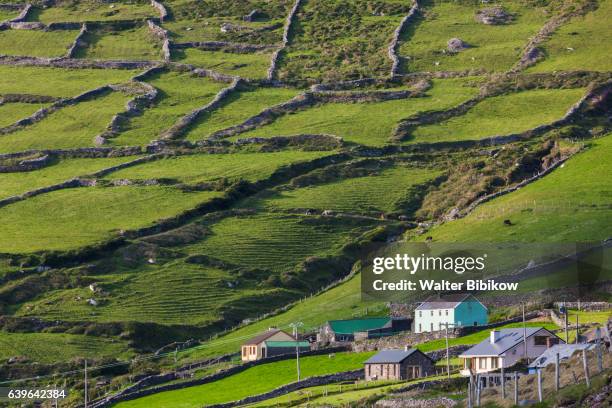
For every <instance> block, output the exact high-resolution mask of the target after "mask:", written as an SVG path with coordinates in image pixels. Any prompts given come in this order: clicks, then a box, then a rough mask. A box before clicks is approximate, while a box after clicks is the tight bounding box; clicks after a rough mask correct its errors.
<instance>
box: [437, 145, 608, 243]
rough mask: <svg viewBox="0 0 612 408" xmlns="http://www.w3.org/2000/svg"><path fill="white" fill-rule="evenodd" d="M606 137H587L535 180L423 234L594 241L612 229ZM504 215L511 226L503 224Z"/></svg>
mask: <svg viewBox="0 0 612 408" xmlns="http://www.w3.org/2000/svg"><path fill="white" fill-rule="evenodd" d="M611 153H612V136H611V135H608V136H605V137H602V138H600V139H596V140H594V141H593V146H592V147H590V148H589V149H588V150H586V151H585V152H582V153H579V154H578V155H577V156H575V157H573V158H572V159H570V160H569V161H567V162H566V163H565V165H564V166H563V167H562V168H559V169H557V170H555V171H554V172H553V173H551V174H549V175H547V176H546V177H544V178H543V179H541V180H538V181H536V182H534V183H531V184H529V185H528V186H526V187H523V188H522V189H520V190H519V191H516V192H513V193H511V194H508V195H505V196H503V197H500V198H498V199H495V200H493V201H490V202H488V203H485V204H483V205H481V206H479V207H478V208H476V210H475V211H474V212H473V213H471V214H470V215H468V216H467V217H465V218H462V219H460V220H456V221H452V222H447V223H444V224H442V225H440V226H439V227H435V228H433V229H431V230H430V231H429V232H428V234H429V235H431V236H432V237H433V239H434V240H436V241H446V242H462V241H465V242H488V241H508V242H510V241H523V242H538V241H539V242H563V241H576V242H580V241H589V242H592V241H598V240H600V239H606V238H608V237H609V236H610V234H611V233H612V228H611V226H610V223H609V222H608V220H609V219H610V217H611V216H612V208H610V199H609V197H610V195H611V194H612V190H611V189H610V183H608V182H607V180H606V179H605V178H602V177H601V175H603V174H609V173H610V171H611V169H610V160H608V159H607V158H608V157H609V156H610V154H611ZM505 219H509V220H511V222H512V224H513V225H512V226H507V225H505V224H504V222H503V220H505Z"/></svg>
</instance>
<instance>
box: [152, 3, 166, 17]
mask: <svg viewBox="0 0 612 408" xmlns="http://www.w3.org/2000/svg"><path fill="white" fill-rule="evenodd" d="M151 6H153V8H155V9H156V10H157V11H158V12H159V21H160V22H162V23H163V22H164V20H165V19H166V18H168V10H167V9H166V6H164V5H163V4H162V3H160V2H159V1H156V0H151Z"/></svg>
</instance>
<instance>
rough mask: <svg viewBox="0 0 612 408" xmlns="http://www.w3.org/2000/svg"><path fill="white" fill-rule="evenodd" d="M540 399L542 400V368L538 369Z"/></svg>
mask: <svg viewBox="0 0 612 408" xmlns="http://www.w3.org/2000/svg"><path fill="white" fill-rule="evenodd" d="M538 401H540V402H542V370H541V369H538Z"/></svg>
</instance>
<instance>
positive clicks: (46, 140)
mask: <svg viewBox="0 0 612 408" xmlns="http://www.w3.org/2000/svg"><path fill="white" fill-rule="evenodd" d="M129 99H130V97H129V96H128V95H124V94H123V93H121V92H110V93H108V94H106V95H103V96H100V97H98V98H95V99H91V100H89V101H85V102H81V103H78V104H76V105H72V106H67V107H64V108H61V109H59V110H57V111H55V112H53V113H51V114H50V115H49V116H47V117H46V118H44V119H43V120H41V121H40V122H37V123H34V124H33V125H31V126H26V127H25V128H23V129H21V130H18V131H16V132H13V133H10V134H7V135H4V136H2V137H0V153H11V152H19V151H23V150H30V149H62V148H64V149H65V148H74V147H88V146H93V145H94V143H93V139H94V137H95V136H96V135H98V134H100V133H102V132H103V131H104V130H105V129H106V127H107V126H108V124H109V123H110V121H111V118H112V117H113V115H115V114H116V113H119V112H121V111H123V110H124V109H125V108H124V106H125V103H126V102H127V101H128V100H129Z"/></svg>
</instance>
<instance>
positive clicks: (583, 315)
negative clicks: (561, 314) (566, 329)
mask: <svg viewBox="0 0 612 408" xmlns="http://www.w3.org/2000/svg"><path fill="white" fill-rule="evenodd" d="M576 316H578V322H579V323H580V324H584V323H598V324H605V323H606V322H607V321H608V320H609V319H610V318H612V310H604V311H586V310H570V311H569V317H568V320H569V323H570V324H571V323H575V322H576Z"/></svg>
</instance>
